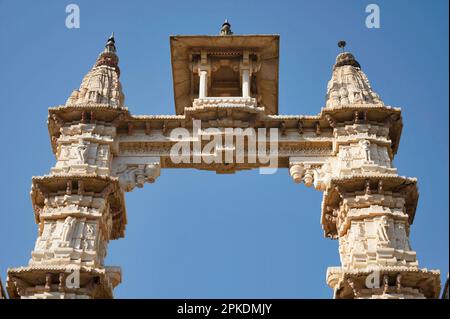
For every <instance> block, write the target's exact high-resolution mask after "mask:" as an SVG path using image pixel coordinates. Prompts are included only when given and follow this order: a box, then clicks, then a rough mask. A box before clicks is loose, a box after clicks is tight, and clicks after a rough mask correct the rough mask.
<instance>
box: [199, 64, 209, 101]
mask: <svg viewBox="0 0 450 319" xmlns="http://www.w3.org/2000/svg"><path fill="white" fill-rule="evenodd" d="M199 75H200V86H199V90H198V92H199V93H198V97H199V98H200V99H202V98H205V97H206V96H207V94H208V71H206V70H199Z"/></svg>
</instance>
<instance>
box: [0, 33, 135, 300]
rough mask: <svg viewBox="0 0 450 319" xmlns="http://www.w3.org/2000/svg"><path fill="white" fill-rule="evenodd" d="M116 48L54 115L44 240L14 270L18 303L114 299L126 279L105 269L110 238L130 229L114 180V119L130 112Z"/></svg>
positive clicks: (40, 188)
mask: <svg viewBox="0 0 450 319" xmlns="http://www.w3.org/2000/svg"><path fill="white" fill-rule="evenodd" d="M114 42H115V41H114V36H113V35H112V36H111V37H110V38H109V39H108V42H107V44H106V46H105V49H104V51H103V52H102V53H100V55H99V57H98V59H97V61H96V63H95V65H94V67H93V68H92V70H91V71H89V73H88V74H87V75H86V76H85V77H84V79H83V81H82V83H81V86H80V89H79V90H75V91H74V92H73V93H72V95H71V96H70V98H69V99H68V100H67V103H66V104H65V105H63V106H61V107H57V108H53V109H50V111H49V131H50V132H51V143H52V148H53V151H54V153H55V156H56V160H57V162H56V165H55V166H54V167H53V168H52V169H51V170H50V173H49V175H46V176H38V177H33V180H32V188H31V200H32V203H33V208H34V214H35V219H36V223H37V224H38V238H37V240H36V245H35V248H34V250H33V252H32V253H31V259H30V261H29V265H28V266H27V267H20V268H14V269H10V270H9V271H8V280H7V289H8V292H9V295H10V297H11V298H17V297H21V298H111V297H112V296H113V294H112V290H113V288H114V287H115V286H116V285H117V284H118V283H119V282H120V281H121V271H120V268H118V267H107V266H105V265H104V258H105V256H106V252H107V246H108V242H109V240H111V239H117V238H120V237H123V236H124V231H125V224H126V213H125V205H124V196H123V191H122V190H121V189H120V187H119V183H118V181H117V178H113V177H111V160H112V156H113V153H114V152H115V146H114V137H115V135H116V126H115V122H114V119H115V118H117V117H118V116H120V114H121V113H122V112H123V109H124V107H123V101H124V95H123V93H122V90H121V85H120V82H119V75H120V73H119V68H118V61H119V59H118V57H117V55H116V48H115V44H114ZM50 119H51V120H50Z"/></svg>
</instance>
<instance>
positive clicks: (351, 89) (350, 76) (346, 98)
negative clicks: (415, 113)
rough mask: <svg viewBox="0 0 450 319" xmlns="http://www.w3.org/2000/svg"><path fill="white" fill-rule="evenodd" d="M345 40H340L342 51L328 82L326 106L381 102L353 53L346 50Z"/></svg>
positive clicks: (381, 103)
mask: <svg viewBox="0 0 450 319" xmlns="http://www.w3.org/2000/svg"><path fill="white" fill-rule="evenodd" d="M345 45H346V43H345V41H339V43H338V46H339V47H340V48H342V52H341V53H339V54H338V56H337V57H336V63H335V64H334V66H333V74H332V76H331V80H330V81H329V82H328V87H327V95H326V107H328V108H333V107H338V106H341V105H350V104H380V105H383V101H382V100H381V99H380V97H379V96H378V94H376V93H375V92H374V91H373V90H372V87H371V85H370V82H369V79H368V78H367V76H366V75H365V74H364V72H363V71H362V70H361V65H360V64H359V63H358V61H356V59H355V57H354V56H353V54H351V53H350V52H346V51H344V48H345Z"/></svg>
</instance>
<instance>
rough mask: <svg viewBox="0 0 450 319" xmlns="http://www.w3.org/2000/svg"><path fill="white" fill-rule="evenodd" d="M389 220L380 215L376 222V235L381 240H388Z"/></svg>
mask: <svg viewBox="0 0 450 319" xmlns="http://www.w3.org/2000/svg"><path fill="white" fill-rule="evenodd" d="M388 228H389V221H388V219H387V217H386V216H382V217H381V218H380V220H379V222H378V227H377V236H378V240H379V241H381V242H389V236H388Z"/></svg>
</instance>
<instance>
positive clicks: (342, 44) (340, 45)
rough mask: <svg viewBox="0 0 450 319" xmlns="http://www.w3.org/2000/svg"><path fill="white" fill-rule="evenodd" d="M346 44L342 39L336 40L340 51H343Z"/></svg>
mask: <svg viewBox="0 0 450 319" xmlns="http://www.w3.org/2000/svg"><path fill="white" fill-rule="evenodd" d="M346 45H347V43H346V42H345V41H344V40H341V41H339V42H338V47H340V48H341V49H342V52H344V50H345V46H346Z"/></svg>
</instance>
